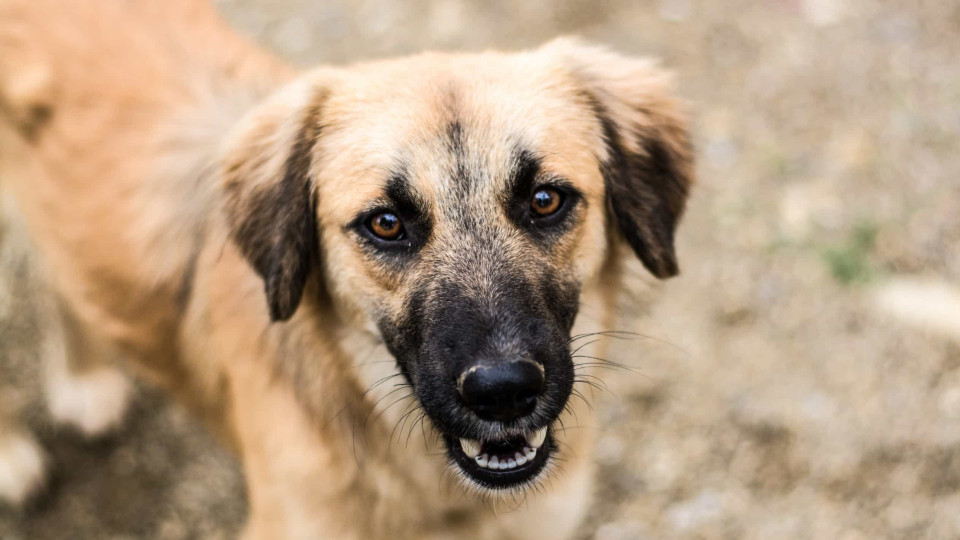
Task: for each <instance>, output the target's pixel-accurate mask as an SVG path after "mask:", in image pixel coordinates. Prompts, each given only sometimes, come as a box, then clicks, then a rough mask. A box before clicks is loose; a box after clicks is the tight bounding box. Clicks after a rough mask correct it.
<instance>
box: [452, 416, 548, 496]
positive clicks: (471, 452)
mask: <svg viewBox="0 0 960 540" xmlns="http://www.w3.org/2000/svg"><path fill="white" fill-rule="evenodd" d="M444 441H445V442H446V445H447V454H448V455H449V456H450V459H451V460H452V461H453V463H454V465H455V467H457V468H458V469H459V471H460V473H461V474H460V477H461V478H462V479H463V480H464V481H466V482H467V483H468V484H472V485H473V486H474V487H477V488H479V489H481V490H486V491H505V490H522V489H523V488H525V487H527V486H531V485H533V484H535V483H536V481H537V479H538V478H539V477H540V476H541V475H542V474H543V473H544V469H545V468H546V467H547V465H548V464H549V462H550V459H551V455H552V453H553V451H554V441H553V437H552V434H551V433H550V430H549V429H548V428H546V427H543V428H540V429H538V430H535V431H531V432H528V433H525V434H519V435H514V436H506V437H504V438H499V439H488V440H478V439H460V438H457V437H452V436H449V435H446V436H444Z"/></svg>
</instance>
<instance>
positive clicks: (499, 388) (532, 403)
mask: <svg viewBox="0 0 960 540" xmlns="http://www.w3.org/2000/svg"><path fill="white" fill-rule="evenodd" d="M544 384H545V380H544V377H543V368H542V367H540V365H539V364H536V363H534V362H531V361H528V360H522V361H519V362H509V363H501V364H492V365H480V366H475V367H474V368H471V369H470V370H469V371H468V372H467V374H466V375H465V376H464V378H463V381H462V383H461V385H460V388H459V389H460V395H461V396H462V397H463V401H464V403H465V404H466V405H467V406H468V407H470V409H471V410H473V411H474V412H475V413H476V414H477V416H479V417H481V418H483V419H485V420H499V421H501V422H506V421H510V420H514V419H517V418H520V417H522V416H526V415H528V414H530V413H531V412H533V409H534V408H535V407H536V405H537V397H538V396H539V395H540V394H541V393H542V392H543V387H544Z"/></svg>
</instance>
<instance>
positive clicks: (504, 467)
mask: <svg viewBox="0 0 960 540" xmlns="http://www.w3.org/2000/svg"><path fill="white" fill-rule="evenodd" d="M509 468H510V464H509V463H507V462H506V461H501V462H500V470H501V471H505V470H507V469H509Z"/></svg>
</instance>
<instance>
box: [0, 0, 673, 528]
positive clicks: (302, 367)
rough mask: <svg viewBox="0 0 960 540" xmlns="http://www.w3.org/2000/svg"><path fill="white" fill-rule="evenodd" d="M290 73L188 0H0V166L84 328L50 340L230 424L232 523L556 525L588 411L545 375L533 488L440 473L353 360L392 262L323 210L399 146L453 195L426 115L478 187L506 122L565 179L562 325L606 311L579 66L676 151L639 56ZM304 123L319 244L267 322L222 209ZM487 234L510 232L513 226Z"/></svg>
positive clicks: (428, 58) (388, 301) (417, 173)
mask: <svg viewBox="0 0 960 540" xmlns="http://www.w3.org/2000/svg"><path fill="white" fill-rule="evenodd" d="M294 76H295V74H294V73H293V72H292V71H291V70H290V69H289V68H288V67H286V66H285V65H284V64H283V63H281V62H278V61H277V60H275V59H273V58H269V57H267V56H266V55H264V54H263V53H262V52H260V51H258V50H257V49H255V48H253V47H251V46H250V45H249V44H247V43H245V42H244V41H243V40H241V39H239V38H238V37H236V35H235V34H233V33H232V32H231V31H230V30H229V29H227V28H226V27H225V26H224V25H223V24H222V23H221V22H220V20H219V18H218V17H217V16H216V14H215V13H214V12H213V10H212V9H211V8H210V7H209V6H207V5H206V4H203V3H200V2H193V1H187V0H166V1H163V2H160V1H157V2H146V1H143V2H121V1H118V0H98V1H91V2H61V1H57V0H0V114H2V116H0V189H3V190H7V191H9V193H10V195H12V198H13V199H14V200H15V201H16V203H17V207H18V209H19V211H20V212H21V213H22V216H23V220H24V222H25V223H26V225H27V229H28V230H29V232H30V237H31V240H32V242H33V246H34V249H35V250H36V252H37V253H38V254H39V258H40V260H41V261H42V265H43V270H44V278H45V281H46V283H47V285H48V287H49V288H50V290H51V291H53V292H54V294H55V295H56V297H57V298H58V299H59V304H58V305H60V306H61V308H60V309H62V310H63V311H64V313H65V314H66V315H65V316H68V317H69V318H70V320H71V321H75V326H76V331H77V332H79V333H80V334H81V335H83V336H87V337H86V338H85V339H87V340H89V343H94V344H95V345H94V346H91V347H89V348H88V350H85V352H83V353H79V352H78V353H76V354H81V355H83V356H86V357H88V358H87V360H86V361H88V362H93V363H100V362H107V363H110V362H115V361H121V362H123V363H124V365H126V366H128V367H129V368H131V369H133V370H134V371H136V372H137V373H138V374H140V375H141V376H145V377H146V378H148V379H149V380H151V381H153V382H154V383H156V384H159V385H160V386H162V387H164V388H166V389H167V390H168V391H169V392H170V393H172V394H174V395H175V396H177V398H178V399H179V400H180V401H181V402H183V403H185V404H187V405H189V406H190V407H192V408H193V409H194V410H195V411H196V412H197V413H198V414H199V415H201V416H202V417H203V418H204V419H205V420H206V421H207V423H208V424H209V425H210V426H211V428H212V429H213V430H215V431H216V432H218V433H219V434H220V435H221V436H222V438H223V439H224V441H225V442H226V443H227V444H230V445H232V446H233V447H234V448H235V449H236V451H237V453H238V455H239V457H240V459H241V460H242V463H243V467H244V471H245V473H246V476H247V481H248V485H249V498H250V519H249V523H248V525H247V529H246V536H247V537H249V538H282V537H289V538H337V539H340V538H357V539H376V538H436V539H440V538H563V537H567V536H569V535H570V534H572V531H573V530H574V529H575V527H576V525H577V523H578V522H579V520H580V517H581V516H582V514H583V512H584V511H585V510H586V508H587V506H588V501H589V494H590V489H591V488H590V476H591V475H590V470H591V466H590V440H591V433H590V430H589V426H590V425H591V421H590V420H589V414H590V413H589V411H588V410H587V409H586V408H585V407H584V406H583V404H582V403H580V402H579V400H576V399H574V400H573V401H571V414H569V415H565V416H564V417H563V421H564V424H565V425H566V426H567V427H574V426H576V427H578V429H569V430H567V431H559V432H558V434H557V436H558V438H559V439H560V440H561V441H562V443H563V444H564V445H566V446H565V447H564V450H563V452H564V455H563V457H564V459H565V460H566V462H565V463H564V465H563V469H564V470H563V471H562V472H561V471H560V470H559V469H551V471H550V477H549V478H548V479H547V480H546V481H545V483H544V484H543V486H542V490H541V491H542V493H533V492H529V493H523V494H513V496H510V495H508V496H503V497H491V496H490V494H482V493H478V492H476V491H475V490H473V489H470V488H469V487H464V486H462V485H461V484H460V482H459V481H458V478H457V476H456V473H455V472H453V471H448V470H447V468H448V463H447V460H446V458H445V457H443V456H442V451H441V449H440V446H439V445H438V444H437V443H436V440H435V435H434V434H433V433H432V431H431V430H432V428H431V427H430V425H429V421H428V420H424V422H423V425H422V430H421V427H414V425H413V422H414V418H415V417H413V418H408V419H407V424H405V425H404V426H403V428H402V429H399V430H398V431H399V434H398V433H396V432H395V431H394V428H395V426H397V425H398V423H399V422H401V421H402V418H403V414H404V413H405V412H407V411H409V410H411V408H412V407H414V406H415V401H414V398H412V397H410V398H407V399H401V400H399V402H397V403H396V404H395V405H393V406H390V407H385V405H386V403H389V402H391V401H393V399H396V398H400V397H402V395H403V394H402V392H399V393H396V394H392V395H391V394H390V392H391V391H392V390H394V388H393V387H391V385H390V384H386V385H381V386H375V383H376V382H377V381H378V380H379V379H381V378H382V377H384V376H389V375H391V374H394V373H396V369H397V368H396V366H395V364H394V362H393V361H392V357H391V356H390V355H389V354H388V353H387V352H386V350H385V349H384V347H383V346H382V345H380V344H379V342H378V337H377V334H376V329H375V325H374V323H373V321H372V319H371V318H370V313H371V310H372V309H374V308H375V307H377V306H390V309H395V310H399V309H400V308H401V304H402V302H403V298H404V295H405V293H406V291H405V289H404V283H406V281H405V280H404V279H401V278H402V277H403V276H399V275H397V274H396V273H395V272H394V271H392V270H390V269H385V268H381V267H378V266H377V265H376V264H372V263H371V262H369V261H368V260H367V259H365V258H364V257H363V256H362V254H361V252H360V251H359V250H358V249H357V248H356V246H355V244H354V243H353V242H352V241H351V240H350V238H349V236H348V235H346V234H344V232H343V226H344V224H346V223H347V222H349V221H350V220H351V219H352V218H353V217H354V215H355V214H356V213H357V212H358V211H359V210H361V209H363V208H364V206H365V205H367V204H368V203H369V201H371V200H373V199H375V198H376V197H378V196H380V194H381V192H382V189H383V183H384V180H385V174H386V173H387V172H388V171H389V170H390V167H391V166H392V163H394V161H395V159H396V158H397V157H398V156H400V155H402V156H403V157H404V159H405V160H406V162H407V163H408V164H409V167H410V170H409V171H408V175H409V177H410V178H411V179H412V181H413V182H414V183H415V187H416V189H417V190H418V191H419V192H420V193H422V194H424V196H425V197H426V198H427V199H428V202H429V204H430V205H431V206H432V207H434V208H437V209H438V211H442V212H455V203H456V201H455V195H454V194H453V192H452V191H451V190H452V188H451V186H450V183H449V178H450V176H451V174H450V170H449V166H450V165H449V164H450V163H452V160H451V159H450V156H449V150H448V149H447V148H445V147H444V146H443V144H442V139H443V134H444V130H445V129H447V126H448V125H449V123H450V122H451V120H452V118H451V115H454V114H456V115H458V118H457V119H458V120H459V121H460V122H463V123H464V124H465V125H468V126H469V127H470V130H469V134H468V135H467V141H466V144H465V147H466V148H467V149H468V150H469V151H468V155H467V157H466V159H467V160H468V162H469V163H470V167H473V168H476V169H478V170H479V169H483V170H488V171H498V170H499V171H502V174H498V175H495V176H496V178H494V179H493V181H491V182H490V183H489V185H487V186H486V187H485V188H484V189H486V190H488V191H486V192H484V193H482V194H480V195H478V196H479V197H481V199H480V200H483V201H487V204H491V205H492V204H494V203H493V202H492V201H493V200H494V197H495V196H496V193H497V192H498V191H497V190H498V189H500V188H501V187H502V185H503V183H504V182H506V180H507V175H506V173H507V171H505V170H504V163H506V162H507V161H508V158H509V152H510V149H511V144H512V143H513V142H515V141H516V140H517V139H518V138H522V139H523V140H525V141H529V142H530V144H532V145H534V146H535V147H536V148H537V149H538V150H539V152H540V153H541V154H542V155H543V156H544V162H543V163H544V165H543V167H544V169H546V170H547V171H549V172H551V173H553V174H557V175H562V176H563V177H564V178H566V179H568V180H569V181H570V182H571V183H573V184H574V185H575V186H576V187H577V188H579V189H580V190H582V191H583V193H584V196H585V199H586V206H585V210H584V212H582V213H581V214H580V215H579V216H578V225H577V227H576V229H575V231H574V232H573V233H571V235H569V236H568V237H567V238H565V239H564V240H563V242H562V245H561V246H560V247H559V248H558V249H557V250H556V252H555V253H554V254H553V255H551V257H550V258H544V260H543V264H548V265H551V267H555V268H558V269H565V270H564V271H566V272H568V273H569V274H571V277H572V278H573V279H576V280H578V281H579V282H580V283H582V288H583V304H584V305H588V306H591V308H592V309H591V312H597V311H599V312H601V313H604V315H603V316H602V317H600V318H599V320H597V319H594V318H589V317H586V316H581V317H580V319H579V322H578V324H577V327H576V328H575V330H574V333H581V332H588V331H596V330H605V329H610V328H611V327H612V326H613V325H612V315H611V311H612V310H610V309H607V308H609V306H610V304H611V302H612V299H613V296H614V294H615V292H616V290H617V287H618V282H619V276H618V274H619V271H618V268H619V265H618V264H617V259H618V257H620V256H621V254H620V251H621V249H620V248H619V247H618V246H619V244H617V243H614V244H611V243H610V242H609V241H608V240H609V239H610V238H611V237H613V236H615V235H614V233H613V232H612V231H611V230H610V225H609V221H608V218H607V217H606V202H605V201H604V196H605V191H604V185H603V178H602V177H601V172H600V168H599V167H598V159H602V158H603V157H604V156H605V152H606V150H605V149H604V147H603V144H602V143H603V134H602V133H600V131H599V130H600V128H599V127H598V124H597V122H596V118H595V116H594V115H593V112H592V111H591V109H590V107H589V106H587V105H588V104H586V103H585V102H584V98H583V93H582V91H583V89H587V90H589V91H591V92H593V93H594V95H595V97H596V98H597V99H599V100H600V101H601V102H602V103H603V105H604V106H605V107H606V109H607V110H608V111H609V112H610V114H611V115H612V116H613V117H615V118H616V119H617V120H616V121H617V124H618V125H619V126H621V127H622V128H623V129H625V130H633V131H639V132H644V133H647V132H651V133H652V132H658V135H657V136H661V137H662V138H663V140H664V141H665V144H666V145H667V146H668V147H669V148H670V149H671V150H672V151H674V152H676V153H684V152H687V150H686V148H685V144H686V141H685V138H684V137H683V136H682V133H681V132H682V130H683V125H682V121H681V119H680V118H679V116H678V113H677V112H676V110H677V108H676V104H675V103H674V102H673V101H672V100H671V98H669V96H668V94H667V85H666V79H665V77H664V75H663V73H662V72H661V71H659V70H658V69H657V68H655V67H653V66H651V65H649V64H647V63H646V62H642V61H634V60H629V59H626V58H623V57H620V56H617V55H614V54H612V53H609V52H607V51H605V50H602V49H596V48H591V47H587V46H584V45H582V44H579V43H577V42H574V41H558V42H555V43H553V44H549V45H547V46H545V47H543V48H542V49H539V50H536V51H531V52H525V53H519V54H501V53H484V54H475V55H454V54H424V55H420V56H416V57H412V58H407V59H402V60H392V61H385V62H374V63H367V64H360V65H356V66H351V67H348V68H320V69H317V70H314V71H311V72H308V73H306V74H304V75H300V76H299V78H296V79H295V78H294ZM625 96H629V99H626V98H625ZM311 107H318V108H320V109H322V110H321V111H320V113H319V115H320V116H319V119H314V118H313V117H312V113H311V112H310V110H311ZM305 124H306V125H308V126H313V127H315V128H316V129H317V130H318V131H319V132H320V135H319V137H318V139H317V141H315V145H312V146H311V149H310V153H311V155H312V158H313V159H312V160H311V161H310V173H311V177H312V178H313V183H312V184H311V186H310V189H311V193H312V194H313V195H315V196H316V200H317V208H316V212H317V215H318V216H319V230H318V233H319V239H320V246H321V252H322V256H321V258H320V261H319V264H320V265H321V267H320V268H319V269H316V271H314V272H312V274H311V278H310V280H309V281H308V282H307V284H306V293H305V294H304V296H303V301H302V302H301V303H300V305H299V307H298V309H297V311H296V313H295V314H294V316H293V318H292V319H291V320H289V321H288V322H284V323H271V321H270V317H269V313H268V310H267V305H266V303H265V301H264V283H263V281H261V279H260V277H259V276H258V275H257V274H256V273H255V272H254V271H253V270H252V269H251V267H250V264H249V263H248V261H247V260H245V257H244V254H243V253H241V250H240V249H239V248H238V245H237V243H236V242H234V241H233V237H232V233H231V230H234V228H235V226H236V223H237V222H238V221H242V220H244V219H247V218H249V213H248V212H247V209H248V208H249V206H248V205H249V204H251V201H255V200H256V198H257V197H258V196H259V195H260V194H262V193H263V192H264V190H267V189H271V186H273V185H274V184H275V183H276V182H277V181H278V180H279V177H280V176H281V174H280V171H282V168H283V166H284V163H285V161H286V160H287V158H288V156H289V155H290V149H291V146H293V145H295V144H297V142H296V141H297V137H298V133H299V132H300V130H302V129H303V127H304V125H305ZM518 126H520V127H521V128H522V129H521V130H520V131H518V130H517V128H518ZM661 132H662V133H661ZM311 142H313V141H311ZM630 144H632V145H634V146H635V143H630ZM631 150H634V151H637V152H643V150H642V149H640V148H638V147H631ZM471 160H472V161H471ZM684 166H686V164H684ZM221 167H222V168H221ZM687 174H689V171H687ZM221 194H222V196H221ZM490 219H500V218H497V217H495V216H494V215H493V214H491V217H490ZM258 226H259V227H262V226H264V225H263V224H261V225H258ZM504 230H506V229H504ZM434 233H435V235H436V237H435V240H434V241H433V243H431V244H430V245H429V246H428V247H427V248H426V251H425V253H424V255H423V256H424V257H431V258H432V260H434V261H435V264H436V265H440V266H442V265H444V264H447V262H448V257H449V254H450V253H451V250H456V249H470V246H456V245H450V243H455V242H456V239H455V238H454V237H453V236H450V235H449V232H448V231H447V230H445V229H444V228H443V224H442V223H440V225H439V226H438V228H437V230H435V231H434ZM445 242H446V243H445ZM508 244H509V246H508V248H509V251H510V252H511V253H517V254H525V253H528V250H530V249H531V248H530V246H529V245H528V244H527V243H526V241H525V240H524V239H522V238H519V237H511V240H509V242H508ZM437 246H443V249H440V248H439V247H437ZM529 271H530V272H535V271H536V268H534V267H533V266H531V267H530V269H529ZM531 275H532V274H531ZM463 286H464V287H477V288H478V290H479V289H482V288H483V284H482V283H474V282H470V281H465V282H464V283H463ZM371 387H374V388H373V389H372V390H368V389H370V388H371ZM383 400H388V401H385V402H384V401H383ZM378 403H379V405H377V404H378ZM578 423H579V426H578V425H577V424H578ZM445 471H446V472H445ZM498 514H499V515H498Z"/></svg>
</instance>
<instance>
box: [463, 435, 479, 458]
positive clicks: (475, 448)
mask: <svg viewBox="0 0 960 540" xmlns="http://www.w3.org/2000/svg"><path fill="white" fill-rule="evenodd" d="M460 448H463V453H464V454H466V455H467V457H470V458H475V457H477V456H479V455H480V441H475V440H473V439H460Z"/></svg>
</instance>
